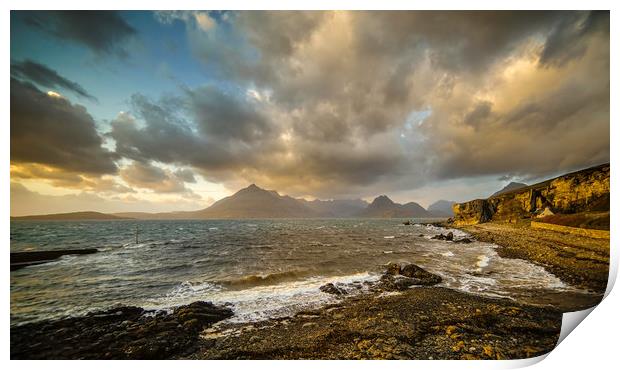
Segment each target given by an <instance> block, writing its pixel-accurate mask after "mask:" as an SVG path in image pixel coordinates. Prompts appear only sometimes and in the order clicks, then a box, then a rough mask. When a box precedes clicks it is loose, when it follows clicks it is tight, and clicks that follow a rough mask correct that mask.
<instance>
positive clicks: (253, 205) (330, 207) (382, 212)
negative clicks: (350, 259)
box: [11, 184, 443, 220]
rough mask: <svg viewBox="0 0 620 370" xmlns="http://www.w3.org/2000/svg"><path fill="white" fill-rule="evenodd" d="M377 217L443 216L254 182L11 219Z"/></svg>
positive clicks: (415, 207)
mask: <svg viewBox="0 0 620 370" xmlns="http://www.w3.org/2000/svg"><path fill="white" fill-rule="evenodd" d="M314 217H334V218H338V217H376V218H391V217H394V218H413V217H421V218H422V217H443V216H437V215H434V214H432V213H430V212H428V211H427V210H425V209H424V208H423V207H422V206H420V205H419V204H418V203H415V202H409V203H406V204H398V203H394V202H392V200H391V199H390V198H388V197H387V196H385V195H382V196H379V197H377V198H375V200H374V201H373V202H372V204H368V202H366V201H364V200H362V199H335V200H319V199H317V200H313V201H307V200H305V199H296V198H293V197H290V196H287V195H280V194H278V192H277V191H274V190H265V189H262V188H260V187H258V186H256V185H255V184H252V185H250V186H248V187H246V188H244V189H241V190H239V191H238V192H236V193H235V194H233V195H231V196H228V197H225V198H222V199H220V200H218V201H217V202H215V203H213V204H212V205H211V206H210V207H207V208H204V209H201V210H198V211H182V212H161V213H148V212H118V213H114V214H105V213H100V212H74V213H62V214H52V215H37V216H24V217H13V218H11V219H12V220H123V219H138V220H180V219H194V220H195V219H198V220H200V219H231V218H232V219H235V218H236V219H244V218H314Z"/></svg>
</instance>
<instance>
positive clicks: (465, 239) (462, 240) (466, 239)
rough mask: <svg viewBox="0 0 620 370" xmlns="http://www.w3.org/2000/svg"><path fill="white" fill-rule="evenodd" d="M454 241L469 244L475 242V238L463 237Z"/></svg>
mask: <svg viewBox="0 0 620 370" xmlns="http://www.w3.org/2000/svg"><path fill="white" fill-rule="evenodd" d="M454 242H455V243H462V244H469V243H473V240H471V239H470V238H462V239H458V240H455V241H454Z"/></svg>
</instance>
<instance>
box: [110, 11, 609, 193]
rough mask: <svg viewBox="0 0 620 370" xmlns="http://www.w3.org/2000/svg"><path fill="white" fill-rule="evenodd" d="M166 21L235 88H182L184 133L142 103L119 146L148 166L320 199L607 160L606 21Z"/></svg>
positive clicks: (385, 17)
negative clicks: (179, 27) (173, 166)
mask: <svg viewBox="0 0 620 370" xmlns="http://www.w3.org/2000/svg"><path fill="white" fill-rule="evenodd" d="M164 15H165V14H164ZM167 16H168V17H169V18H168V19H170V18H174V19H181V20H185V21H186V22H187V23H188V27H187V33H188V39H189V41H190V44H191V45H192V48H193V50H194V53H195V54H196V55H197V56H198V57H199V58H201V60H203V62H204V64H205V66H207V67H208V68H210V70H213V71H217V73H218V75H219V76H220V78H222V79H224V80H226V81H228V82H229V83H231V82H232V83H234V86H235V87H234V88H233V89H230V88H226V90H223V88H222V87H215V86H206V87H197V88H191V89H190V88H188V89H187V90H186V91H185V93H184V95H182V96H179V97H178V98H179V99H180V101H182V102H183V103H182V104H180V105H179V106H182V107H183V108H182V111H183V112H182V113H180V116H183V117H186V119H185V120H184V124H182V125H179V124H178V122H176V120H177V119H176V118H175V114H177V113H179V108H178V107H177V108H174V109H169V108H166V106H165V104H160V103H154V102H141V103H140V104H134V109H135V110H136V111H137V113H136V112H134V113H135V114H136V116H137V117H138V119H140V120H141V121H142V122H143V123H144V125H143V126H139V125H137V124H136V123H128V124H125V125H121V124H120V122H116V123H115V124H114V125H113V131H112V137H113V138H114V139H115V140H116V142H117V145H119V148H120V149H121V152H126V153H129V154H131V155H133V156H134V157H138V158H141V159H143V160H144V159H154V160H158V161H162V162H165V163H179V164H185V165H191V166H194V167H196V168H197V169H198V170H200V172H201V174H203V175H204V176H206V177H207V178H210V179H213V180H215V181H228V182H230V183H231V184H236V182H235V181H237V182H238V183H243V182H246V181H247V182H249V181H253V182H258V183H261V184H266V185H268V186H272V187H274V188H277V189H281V190H284V191H287V192H291V193H295V194H311V195H315V196H336V195H342V194H347V193H350V194H355V192H360V191H361V192H362V194H363V193H364V189H371V190H369V191H370V192H376V189H377V188H381V189H383V190H384V191H388V190H401V189H411V188H415V187H418V186H421V185H423V184H424V183H427V182H429V181H433V180H441V179H452V178H463V177H475V176H483V175H495V176H501V175H503V174H506V173H510V174H511V175H513V176H516V175H518V176H521V177H524V178H527V177H529V178H535V177H539V176H545V175H549V174H554V173H557V172H560V171H566V170H572V169H576V168H580V167H585V166H589V165H593V164H597V163H600V162H605V161H608V160H609V13H608V12H563V11H559V12H558V11H555V12H234V13H230V14H228V15H227V17H216V16H212V17H211V18H210V26H209V27H208V30H204V29H201V28H200V27H198V26H197V25H196V19H195V14H194V13H192V17H189V15H188V13H183V15H182V16H181V15H180V14H167ZM158 17H159V18H160V20H162V19H165V17H164V16H163V15H162V14H159V15H158ZM212 21H214V22H215V23H213V22H212ZM224 91H226V92H224ZM134 103H135V101H134ZM140 107H142V108H140ZM145 107H148V108H145ZM146 112H150V113H149V114H147V113H146ZM153 112H156V116H155V115H154V114H153ZM149 115H150V116H149ZM117 121H118V120H117ZM180 144H181V145H180Z"/></svg>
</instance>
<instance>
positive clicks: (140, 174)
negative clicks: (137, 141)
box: [120, 162, 190, 193]
mask: <svg viewBox="0 0 620 370" xmlns="http://www.w3.org/2000/svg"><path fill="white" fill-rule="evenodd" d="M120 175H121V178H122V179H123V180H125V182H126V183H127V184H129V185H131V186H135V187H138V188H143V189H150V190H153V191H155V192H158V193H179V192H190V191H189V190H188V189H186V188H185V183H184V179H183V178H182V177H179V176H177V175H176V174H174V173H172V172H171V171H165V170H163V169H161V168H159V167H157V166H154V165H152V164H150V163H148V164H143V163H140V162H134V163H132V164H131V165H129V166H127V167H124V168H123V169H122V170H121V172H120Z"/></svg>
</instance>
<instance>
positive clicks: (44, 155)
mask: <svg viewBox="0 0 620 370" xmlns="http://www.w3.org/2000/svg"><path fill="white" fill-rule="evenodd" d="M102 144H103V140H102V138H101V136H100V135H99V133H98V132H97V130H96V128H95V122H94V120H93V118H92V116H91V115H90V114H88V112H87V111H86V109H85V108H84V107H83V106H80V105H74V104H72V103H71V102H69V101H68V100H67V99H65V98H63V97H61V96H57V95H53V94H46V93H43V92H41V91H40V90H38V89H37V88H36V87H34V86H33V85H31V84H29V83H26V82H21V81H18V80H15V79H11V163H12V164H13V163H15V164H36V165H43V166H48V167H51V168H53V169H56V170H59V171H64V172H73V173H83V174H91V175H103V174H114V173H116V171H117V166H116V164H115V162H114V161H115V159H116V158H117V155H116V154H115V153H113V152H111V151H109V150H107V149H105V148H104V147H102Z"/></svg>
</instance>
